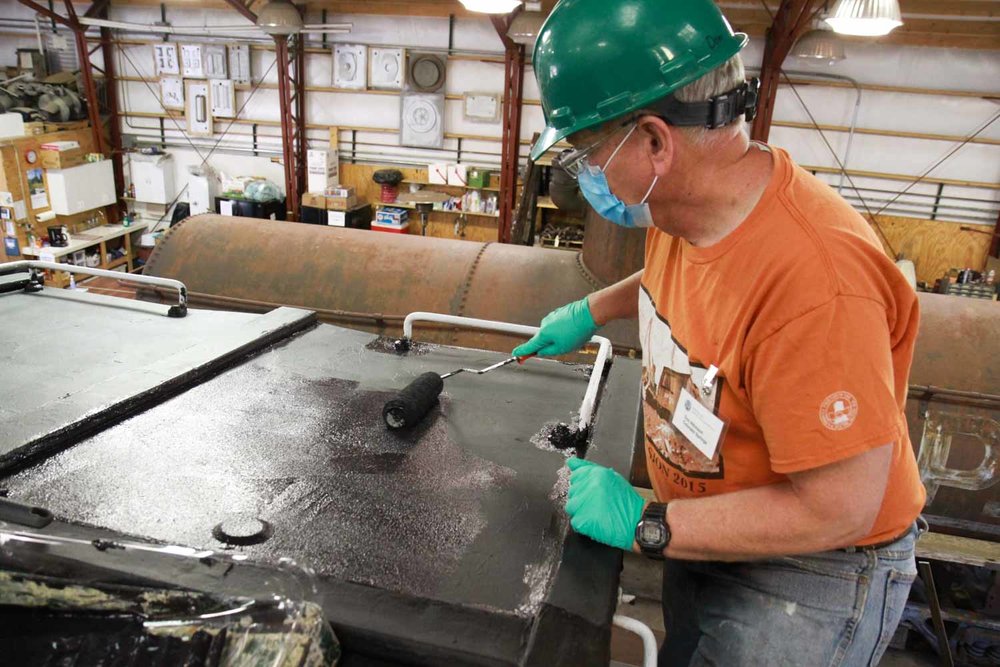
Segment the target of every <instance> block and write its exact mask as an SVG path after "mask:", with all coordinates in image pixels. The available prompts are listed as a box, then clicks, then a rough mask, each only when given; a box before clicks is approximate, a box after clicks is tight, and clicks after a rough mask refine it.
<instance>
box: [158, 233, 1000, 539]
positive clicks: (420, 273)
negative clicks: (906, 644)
mask: <svg viewBox="0 0 1000 667" xmlns="http://www.w3.org/2000/svg"><path fill="white" fill-rule="evenodd" d="M276 224H278V223H274V222H271V221H263V220H252V219H245V218H233V217H226V216H216V215H200V216H196V217H193V218H189V219H187V220H185V221H184V222H182V223H181V224H179V225H177V226H175V227H174V228H172V229H171V230H170V231H169V232H168V234H167V237H166V238H165V239H164V240H163V241H162V242H161V243H160V244H159V245H158V246H157V248H156V250H155V251H154V253H153V255H152V256H151V257H150V260H149V262H148V264H147V267H146V272H147V273H148V274H150V275H157V276H165V277H170V278H176V279H178V280H181V281H183V282H184V283H185V284H186V285H187V286H188V289H189V290H190V296H191V304H192V305H193V306H195V307H197V306H203V307H212V308H223V309H231V310H251V311H262V310H268V309H271V308H273V307H276V306H279V305H288V306H299V307H302V308H308V309H311V310H315V311H317V314H318V315H319V318H320V319H321V320H323V321H326V322H331V323H336V324H340V325H343V326H350V327H354V328H360V329H364V330H367V331H372V332H376V333H381V334H385V335H390V336H395V335H399V333H400V332H401V326H402V318H403V317H404V316H405V315H406V314H407V313H409V312H412V311H416V310H428V311H436V312H442V313H450V314H454V315H464V316H468V317H479V318H484V319H493V320H504V321H509V322H517V323H521V324H531V325H534V324H537V323H538V321H539V320H540V319H541V318H542V317H543V316H544V315H545V314H546V313H548V312H549V311H550V310H552V309H553V308H556V307H558V306H560V305H562V304H564V303H568V302H570V301H573V300H575V299H579V298H581V297H583V296H584V295H586V294H588V293H589V292H591V291H593V290H595V289H599V288H601V287H603V286H605V285H608V284H610V283H612V282H614V281H615V280H618V279H620V278H622V277H624V276H627V275H630V274H632V273H634V272H635V271H636V270H638V269H639V268H640V267H641V266H642V261H643V247H644V234H643V232H642V231H634V230H624V229H619V228H617V227H615V226H614V225H612V224H610V223H606V222H604V221H603V220H599V219H597V218H596V217H594V216H591V218H590V219H588V227H587V236H586V245H585V247H584V250H583V252H582V253H572V252H567V251H564V250H548V249H542V248H527V247H522V246H513V245H503V244H496V243H471V242H467V241H459V240H449V239H430V238H425V237H419V236H395V235H389V234H378V233H372V232H366V231H359V230H351V229H341V228H330V227H318V226H314V225H305V224H293V223H288V224H284V223H280V224H281V227H280V233H275V225H276ZM920 304H921V311H922V317H921V325H920V333H919V336H918V338H917V346H916V352H915V358H914V363H913V370H912V373H911V389H910V400H909V401H908V404H907V405H908V408H907V417H908V420H909V428H910V436H911V440H912V441H913V446H914V449H915V450H916V451H917V452H918V454H919V453H920V452H921V443H922V442H924V443H925V445H924V447H923V455H921V456H920V462H921V472H922V474H923V475H924V482H925V485H926V486H927V488H928V492H929V497H930V498H932V500H931V502H930V503H929V505H928V513H930V514H932V515H940V516H941V517H947V520H944V519H942V521H943V523H948V522H949V521H950V522H951V523H952V524H953V525H952V526H950V527H949V526H944V527H945V528H948V529H954V532H963V533H970V532H971V533H977V531H976V530H972V529H970V528H969V526H971V525H973V524H975V525H978V526H979V527H980V528H982V527H986V528H989V527H990V526H993V527H995V528H997V529H998V530H1000V518H998V517H1000V500H998V499H997V490H998V487H997V482H998V481H1000V423H998V421H997V420H998V419H1000V396H998V395H997V394H998V393H1000V392H998V387H1000V306H998V304H996V303H994V302H990V301H981V300H975V299H967V298H961V297H953V296H942V295H935V294H921V295H920ZM602 333H604V334H605V335H607V336H608V337H609V338H611V340H612V341H613V342H614V343H615V345H616V351H619V352H625V353H629V352H631V353H633V354H634V353H635V352H636V351H637V349H638V340H637V338H638V336H637V330H636V327H635V326H634V325H633V324H632V323H630V322H617V323H613V324H612V325H610V326H608V327H606V328H605V329H604V330H603V332H602ZM416 337H417V338H418V339H420V340H427V341H433V342H441V343H448V344H457V345H463V346H470V347H482V348H486V349H495V350H503V351H506V350H509V349H511V347H512V346H513V345H514V344H516V343H517V342H519V339H516V338H510V337H505V336H499V335H495V334H484V333H480V332H469V331H458V330H455V329H452V328H445V327H433V326H423V327H420V328H419V329H418V330H417V332H416ZM623 435H624V434H623ZM638 445H639V446H637V447H636V456H635V458H634V466H633V481H634V482H635V483H637V484H645V485H647V486H648V478H647V477H646V474H645V464H644V460H643V458H642V447H641V442H640V443H638ZM930 454H933V456H931V455H930ZM963 468H964V469H966V470H965V473H967V474H965V473H963V470H962V469H963ZM970 471H972V472H970ZM956 526H957V527H956ZM973 527H974V526H973Z"/></svg>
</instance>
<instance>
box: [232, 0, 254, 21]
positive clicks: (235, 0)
mask: <svg viewBox="0 0 1000 667" xmlns="http://www.w3.org/2000/svg"><path fill="white" fill-rule="evenodd" d="M226 4H228V5H229V6H230V7H232V8H233V9H235V10H236V11H238V12H239V13H240V14H242V15H243V16H244V17H245V18H246V19H247V20H248V21H250V22H251V23H254V24H256V23H257V15H256V14H254V13H253V12H252V11H250V7H249V5H246V4H243V2H241V0H226Z"/></svg>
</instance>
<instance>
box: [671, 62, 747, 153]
mask: <svg viewBox="0 0 1000 667" xmlns="http://www.w3.org/2000/svg"><path fill="white" fill-rule="evenodd" d="M744 81H746V72H745V71H744V69H743V59H742V58H741V57H740V55H739V54H738V53H737V54H736V55H735V56H733V57H732V58H730V59H729V60H727V61H726V62H724V63H722V64H721V65H719V66H718V67H716V68H715V69H713V70H712V71H711V72H709V73H708V74H706V75H705V76H703V77H701V78H700V79H695V80H694V81H692V82H691V83H689V84H688V85H686V86H683V87H681V88H678V89H677V90H675V91H674V97H676V98H677V99H678V100H680V101H681V102H706V101H708V100H710V99H712V98H713V97H715V96H716V95H721V94H722V93H727V92H729V91H730V90H732V89H733V88H736V87H737V86H739V85H740V84H742V83H743V82H744ZM745 126H746V121H745V120H743V119H742V118H739V119H737V120H735V121H733V122H732V123H730V124H729V125H725V126H723V127H720V128H716V129H714V130H710V129H709V128H707V127H681V128H678V129H680V130H681V131H682V132H684V133H685V134H687V135H688V136H690V137H691V139H692V140H693V141H697V142H705V141H708V140H710V139H712V138H714V137H720V138H721V137H722V136H723V135H725V136H729V135H731V134H735V133H736V132H738V131H744V128H745Z"/></svg>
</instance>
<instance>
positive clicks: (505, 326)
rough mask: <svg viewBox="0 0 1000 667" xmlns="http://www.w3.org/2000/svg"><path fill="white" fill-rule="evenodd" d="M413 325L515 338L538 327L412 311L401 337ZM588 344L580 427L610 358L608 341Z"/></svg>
mask: <svg viewBox="0 0 1000 667" xmlns="http://www.w3.org/2000/svg"><path fill="white" fill-rule="evenodd" d="M414 322H437V323H439V324H455V325H457V326H461V327H467V328H470V329H485V330H488V331H499V332H501V333H510V334H517V335H519V336H529V337H530V336H534V335H535V334H536V333H538V332H539V328H538V327H531V326H528V325H526V324H514V323H513V322H498V321H496V320H481V319H477V318H475V317H459V316H458V315H445V314H443V313H428V312H422V311H421V312H416V313H410V314H409V315H407V316H406V319H405V320H403V336H405V337H406V338H413V323H414ZM590 342H591V343H596V344H597V345H598V346H599V348H598V350H597V358H596V359H595V360H594V370H593V371H592V372H591V374H590V382H588V383H587V391H586V393H584V395H583V403H582V404H581V405H580V428H581V429H583V428H586V427H588V426H589V425H590V420H591V419H592V418H593V416H594V405H595V404H596V403H597V390H598V389H599V388H600V386H601V376H602V375H603V374H604V366H605V365H606V364H607V361H608V358H609V357H610V356H611V341H610V340H608V339H607V338H605V337H604V336H593V337H592V338H591V339H590Z"/></svg>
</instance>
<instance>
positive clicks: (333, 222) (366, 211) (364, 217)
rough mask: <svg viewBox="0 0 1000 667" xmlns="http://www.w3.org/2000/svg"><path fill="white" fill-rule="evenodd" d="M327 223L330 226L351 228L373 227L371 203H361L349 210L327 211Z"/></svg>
mask: <svg viewBox="0 0 1000 667" xmlns="http://www.w3.org/2000/svg"><path fill="white" fill-rule="evenodd" d="M326 224H327V225H328V226H330V227H350V228H351V229H371V224H372V207H371V204H361V205H360V206H355V207H354V208H352V209H351V210H349V211H327V212H326Z"/></svg>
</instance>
